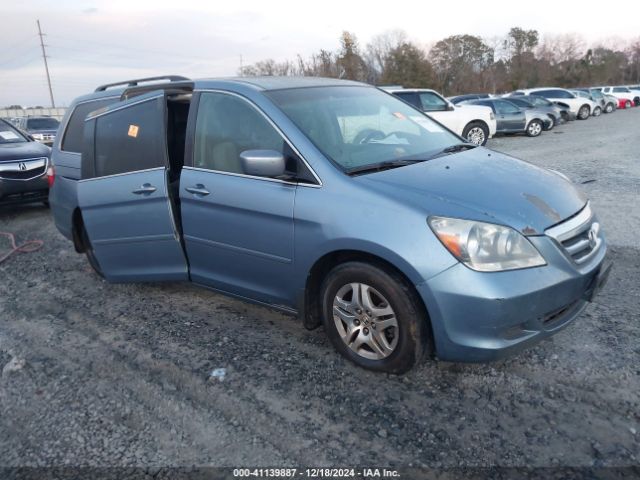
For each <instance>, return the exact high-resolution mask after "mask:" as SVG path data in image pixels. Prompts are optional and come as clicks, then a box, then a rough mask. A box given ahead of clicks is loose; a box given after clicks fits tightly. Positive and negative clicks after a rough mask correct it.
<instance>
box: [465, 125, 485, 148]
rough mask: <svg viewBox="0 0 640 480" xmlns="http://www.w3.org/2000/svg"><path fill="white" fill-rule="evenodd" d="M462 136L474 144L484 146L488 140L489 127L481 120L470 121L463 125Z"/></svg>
mask: <svg viewBox="0 0 640 480" xmlns="http://www.w3.org/2000/svg"><path fill="white" fill-rule="evenodd" d="M462 137H463V138H464V139H465V140H466V141H467V142H471V143H473V144H475V145H481V146H484V145H486V144H487V140H489V127H487V125H486V124H485V123H483V122H471V123H469V125H467V126H466V127H464V130H463V131H462Z"/></svg>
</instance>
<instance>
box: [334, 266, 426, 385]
mask: <svg viewBox="0 0 640 480" xmlns="http://www.w3.org/2000/svg"><path fill="white" fill-rule="evenodd" d="M321 295H322V314H323V315H322V316H323V322H324V327H325V330H326V332H327V335H328V337H329V340H330V341H331V343H332V344H333V346H334V347H335V349H336V350H337V351H338V352H340V354H342V355H343V356H344V357H346V358H347V359H349V360H351V361H352V362H353V363H355V364H356V365H358V366H360V367H363V368H366V369H369V370H374V371H378V372H388V373H396V374H401V373H405V372H406V371H408V370H410V369H411V368H412V367H414V366H415V365H416V364H417V363H418V362H419V361H420V360H421V359H422V357H423V356H424V354H425V353H426V352H427V351H431V347H430V345H431V344H432V342H431V341H430V339H431V328H430V327H429V323H428V319H427V318H426V313H425V312H424V309H423V308H422V305H421V303H420V301H419V299H418V297H417V294H416V293H415V291H414V290H413V287H412V286H411V285H409V284H408V283H407V282H406V281H405V280H404V278H402V277H401V276H400V275H398V274H396V273H394V272H391V271H387V270H385V269H382V268H379V267H377V266H374V265H371V264H368V263H364V262H357V261H354V262H347V263H343V264H341V265H338V266H336V267H335V268H333V270H331V271H330V272H329V274H328V275H327V276H326V277H325V279H324V281H323V283H322V287H321Z"/></svg>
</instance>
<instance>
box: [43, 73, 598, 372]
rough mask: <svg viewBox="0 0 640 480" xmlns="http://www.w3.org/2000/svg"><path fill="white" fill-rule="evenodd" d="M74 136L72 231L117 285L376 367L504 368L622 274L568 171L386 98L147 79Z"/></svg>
mask: <svg viewBox="0 0 640 480" xmlns="http://www.w3.org/2000/svg"><path fill="white" fill-rule="evenodd" d="M60 132H61V134H59V135H58V137H57V138H56V142H55V145H54V151H53V154H52V161H53V164H54V168H55V173H54V175H55V180H54V181H53V186H52V189H51V194H50V203H51V207H52V211H53V215H54V218H55V223H56V225H57V227H58V229H59V230H60V231H61V232H62V234H63V235H65V236H66V237H67V238H69V239H71V240H72V241H73V242H74V245H75V248H76V250H77V251H78V252H84V253H86V255H87V257H88V260H89V262H90V264H91V266H92V267H93V268H94V269H95V270H96V272H97V273H98V274H100V275H102V276H103V277H104V278H105V279H106V280H108V281H111V282H134V281H135V282H139V281H163V280H171V281H176V280H184V281H191V282H194V283H197V284H199V285H202V286H205V287H208V288H211V289H213V290H216V291H219V292H222V293H225V294H228V295H233V296H235V297H239V298H243V299H246V300H249V301H252V302H257V303H260V304H263V305H267V306H270V307H273V308H277V309H279V310H281V311H285V312H289V313H292V314H297V315H299V316H300V318H301V319H302V322H303V323H304V325H305V326H306V327H307V328H315V327H317V326H319V325H324V328H325V330H326V331H327V334H328V336H329V338H330V339H331V341H332V343H333V345H334V346H335V347H336V349H337V350H338V351H339V352H340V353H341V354H343V355H344V356H345V357H347V358H349V359H350V360H352V361H353V362H355V363H356V364H358V365H360V366H363V367H365V368H369V369H372V370H378V371H386V372H394V373H402V372H405V371H407V370H408V369H410V368H411V367H412V366H413V365H415V364H416V363H417V362H418V361H419V360H420V359H421V358H422V356H423V355H424V354H428V355H430V356H433V357H437V358H439V359H442V360H448V361H488V360H494V359H498V358H502V357H504V356H505V355H507V354H510V353H513V352H516V351H518V350H520V349H522V348H523V347H525V346H528V345H531V344H533V343H535V342H537V341H539V340H541V339H543V338H545V337H547V336H549V335H552V334H554V333H555V332H557V331H559V330H560V329H562V328H563V327H565V326H567V325H568V324H569V323H571V322H572V321H573V320H574V319H575V318H576V317H578V316H579V314H580V313H581V311H582V310H583V309H584V307H585V305H586V303H587V302H588V301H590V300H591V299H592V298H593V296H594V295H595V293H596V292H597V291H598V289H599V288H600V287H601V286H602V285H603V284H604V282H605V281H606V279H607V276H608V273H609V271H610V264H609V263H608V262H607V261H606V260H605V254H606V250H607V249H606V244H605V238H604V235H603V232H602V229H601V228H600V225H599V223H598V220H597V218H596V216H595V215H594V213H593V211H592V208H591V206H590V204H589V201H588V200H587V198H585V196H584V194H583V193H581V192H580V191H579V190H577V189H576V187H575V186H574V185H572V184H571V183H570V182H569V181H568V180H567V179H566V178H565V177H563V176H562V175H561V174H558V173H556V172H551V171H548V170H544V169H541V168H538V167H535V166H533V165H531V164H529V163H526V162H523V161H520V160H516V159H514V158H511V157H508V156H506V155H503V154H500V153H497V152H494V151H491V150H488V149H486V148H483V147H477V146H475V145H472V144H468V143H465V142H464V141H463V140H462V139H461V138H460V137H458V136H456V135H455V134H454V133H452V132H450V131H449V130H447V129H446V128H445V127H443V126H442V125H440V124H439V123H437V122H435V121H434V120H432V119H431V118H429V117H428V116H426V115H425V114H423V113H422V112H420V111H418V110H416V109H414V108H413V107H411V106H410V105H408V104H406V103H404V102H403V101H402V100H400V99H398V98H396V97H394V96H392V95H390V94H388V93H385V92H383V91H381V90H379V89H377V88H375V87H372V86H369V85H365V84H361V83H357V82H350V81H342V80H335V79H321V78H295V77H289V78H278V77H265V78H259V77H258V78H237V79H207V80H195V81H193V80H189V79H186V78H183V77H175V76H170V77H160V78H153V79H142V80H131V81H127V82H123V83H121V84H112V85H104V86H101V87H99V88H98V89H97V90H96V91H95V92H94V93H92V94H90V95H87V96H84V97H81V98H79V99H77V100H76V101H74V103H73V105H72V107H71V108H70V109H69V111H68V113H67V115H66V118H65V119H64V121H63V124H62V127H61V131H60Z"/></svg>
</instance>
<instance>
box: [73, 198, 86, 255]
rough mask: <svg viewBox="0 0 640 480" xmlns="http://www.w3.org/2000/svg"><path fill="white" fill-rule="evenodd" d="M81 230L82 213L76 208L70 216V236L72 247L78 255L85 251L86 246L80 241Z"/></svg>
mask: <svg viewBox="0 0 640 480" xmlns="http://www.w3.org/2000/svg"><path fill="white" fill-rule="evenodd" d="M83 228H84V220H83V219H82V212H81V211H80V207H76V208H75V209H74V210H73V214H72V216H71V235H72V236H73V246H74V247H75V249H76V252H78V253H84V252H86V251H87V248H86V245H85V244H84V241H83V239H82V229H83Z"/></svg>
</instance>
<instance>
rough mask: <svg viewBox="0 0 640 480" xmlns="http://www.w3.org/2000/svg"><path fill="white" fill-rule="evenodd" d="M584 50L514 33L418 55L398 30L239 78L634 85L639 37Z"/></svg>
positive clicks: (438, 85) (259, 65) (449, 85)
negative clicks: (282, 76) (281, 77)
mask: <svg viewBox="0 0 640 480" xmlns="http://www.w3.org/2000/svg"><path fill="white" fill-rule="evenodd" d="M620 42H621V41H615V42H609V43H615V45H614V44H606V43H602V42H601V43H598V44H595V45H590V46H587V43H586V42H585V40H584V39H583V38H582V37H581V36H580V35H577V34H560V35H548V36H545V37H544V38H541V36H540V34H539V33H538V31H537V30H525V29H522V28H520V27H513V28H511V29H510V30H509V33H508V34H507V35H505V36H502V37H500V36H498V37H493V38H482V37H479V36H475V35H452V36H450V37H447V38H445V39H442V40H440V41H438V42H436V43H435V44H433V45H432V46H431V47H430V48H428V49H424V48H421V47H420V46H418V45H417V44H416V43H414V42H413V41H411V40H409V38H408V36H407V34H406V33H405V32H404V31H402V30H394V31H388V32H385V33H382V34H379V35H376V36H375V37H373V38H372V39H371V41H370V42H369V43H367V44H366V45H365V46H364V47H363V46H361V45H360V44H359V42H358V39H357V37H356V35H355V34H353V33H352V32H348V31H345V32H343V33H342V35H341V36H340V47H339V49H338V50H337V51H331V50H324V49H321V50H319V51H318V52H316V53H313V54H312V55H311V56H309V57H308V58H303V57H302V56H300V55H298V56H297V58H296V59H293V60H285V61H280V62H277V61H275V60H273V59H267V60H262V61H259V62H256V63H254V64H252V65H248V66H245V67H243V68H241V69H240V71H239V74H240V75H243V76H255V75H285V76H286V75H298V76H300V75H302V76H321V77H334V78H344V79H350V80H358V81H362V82H367V83H370V84H373V85H403V86H404V87H426V88H433V89H436V90H438V91H440V92H442V93H444V94H445V95H457V94H462V93H471V92H490V93H504V92H509V91H512V90H515V89H518V88H528V87H536V86H557V87H577V86H594V85H620V84H640V38H638V39H636V40H634V41H622V43H623V44H620V45H619V44H618V43H620Z"/></svg>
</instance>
